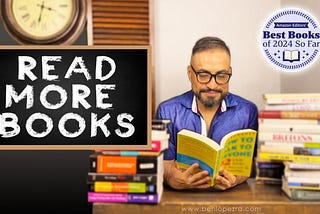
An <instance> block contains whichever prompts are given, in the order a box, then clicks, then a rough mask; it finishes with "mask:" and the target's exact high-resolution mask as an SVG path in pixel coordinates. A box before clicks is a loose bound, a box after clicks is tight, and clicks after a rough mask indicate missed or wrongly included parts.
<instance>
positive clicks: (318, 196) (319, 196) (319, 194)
mask: <svg viewBox="0 0 320 214" xmlns="http://www.w3.org/2000/svg"><path fill="white" fill-rule="evenodd" d="M292 198H294V199H303V200H320V191H317V190H304V189H294V190H292Z"/></svg>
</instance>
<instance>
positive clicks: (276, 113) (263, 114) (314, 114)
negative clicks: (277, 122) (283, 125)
mask: <svg viewBox="0 0 320 214" xmlns="http://www.w3.org/2000/svg"><path fill="white" fill-rule="evenodd" d="M259 118H282V119H295V118H296V119H297V118H298V119H320V111H281V110H260V111H259Z"/></svg>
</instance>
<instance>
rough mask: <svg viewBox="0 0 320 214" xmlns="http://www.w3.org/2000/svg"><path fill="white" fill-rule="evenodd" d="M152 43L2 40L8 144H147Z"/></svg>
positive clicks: (0, 113) (3, 135)
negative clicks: (31, 43) (72, 43)
mask: <svg viewBox="0 0 320 214" xmlns="http://www.w3.org/2000/svg"><path fill="white" fill-rule="evenodd" d="M149 49H150V47H149V46H132V47H131V46H126V47H114V46H113V47H110V46H92V47H90V46H89V47H88V46H70V47H64V46H3V47H0V65H1V67H0V149H20V150H21V149H87V150H88V149H89V150H91V149H135V150H136V149H147V148H150V138H151V136H150V135H151V81H150V79H151V77H150V76H151V73H150V50H149Z"/></svg>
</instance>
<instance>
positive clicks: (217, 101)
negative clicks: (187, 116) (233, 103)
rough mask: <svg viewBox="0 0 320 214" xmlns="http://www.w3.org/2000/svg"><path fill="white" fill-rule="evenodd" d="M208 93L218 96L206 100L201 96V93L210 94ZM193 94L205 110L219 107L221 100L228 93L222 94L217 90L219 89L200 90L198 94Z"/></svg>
mask: <svg viewBox="0 0 320 214" xmlns="http://www.w3.org/2000/svg"><path fill="white" fill-rule="evenodd" d="M210 91H214V92H217V93H220V96H217V97H208V98H205V97H203V96H201V94H202V93H203V92H210ZM194 94H195V96H196V98H197V99H198V100H199V102H200V103H201V104H202V105H204V106H205V107H207V108H211V107H215V106H219V105H220V104H221V102H222V100H224V98H226V96H227V94H228V92H223V91H222V90H219V89H202V90H199V92H194Z"/></svg>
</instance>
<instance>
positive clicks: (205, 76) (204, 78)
mask: <svg viewBox="0 0 320 214" xmlns="http://www.w3.org/2000/svg"><path fill="white" fill-rule="evenodd" d="M190 67H191V69H192V70H193V72H194V73H195V74H196V77H197V80H198V82H199V83H203V84H206V83H208V82H210V81H211V79H212V77H213V78H214V81H215V82H216V83H217V84H218V85H223V84H226V83H228V82H229V80H230V77H231V76H232V74H231V73H227V71H226V70H223V71H219V72H218V73H216V74H211V73H210V72H209V71H206V70H199V71H196V70H195V69H194V68H193V66H192V65H191V64H190ZM230 69H231V67H230Z"/></svg>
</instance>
